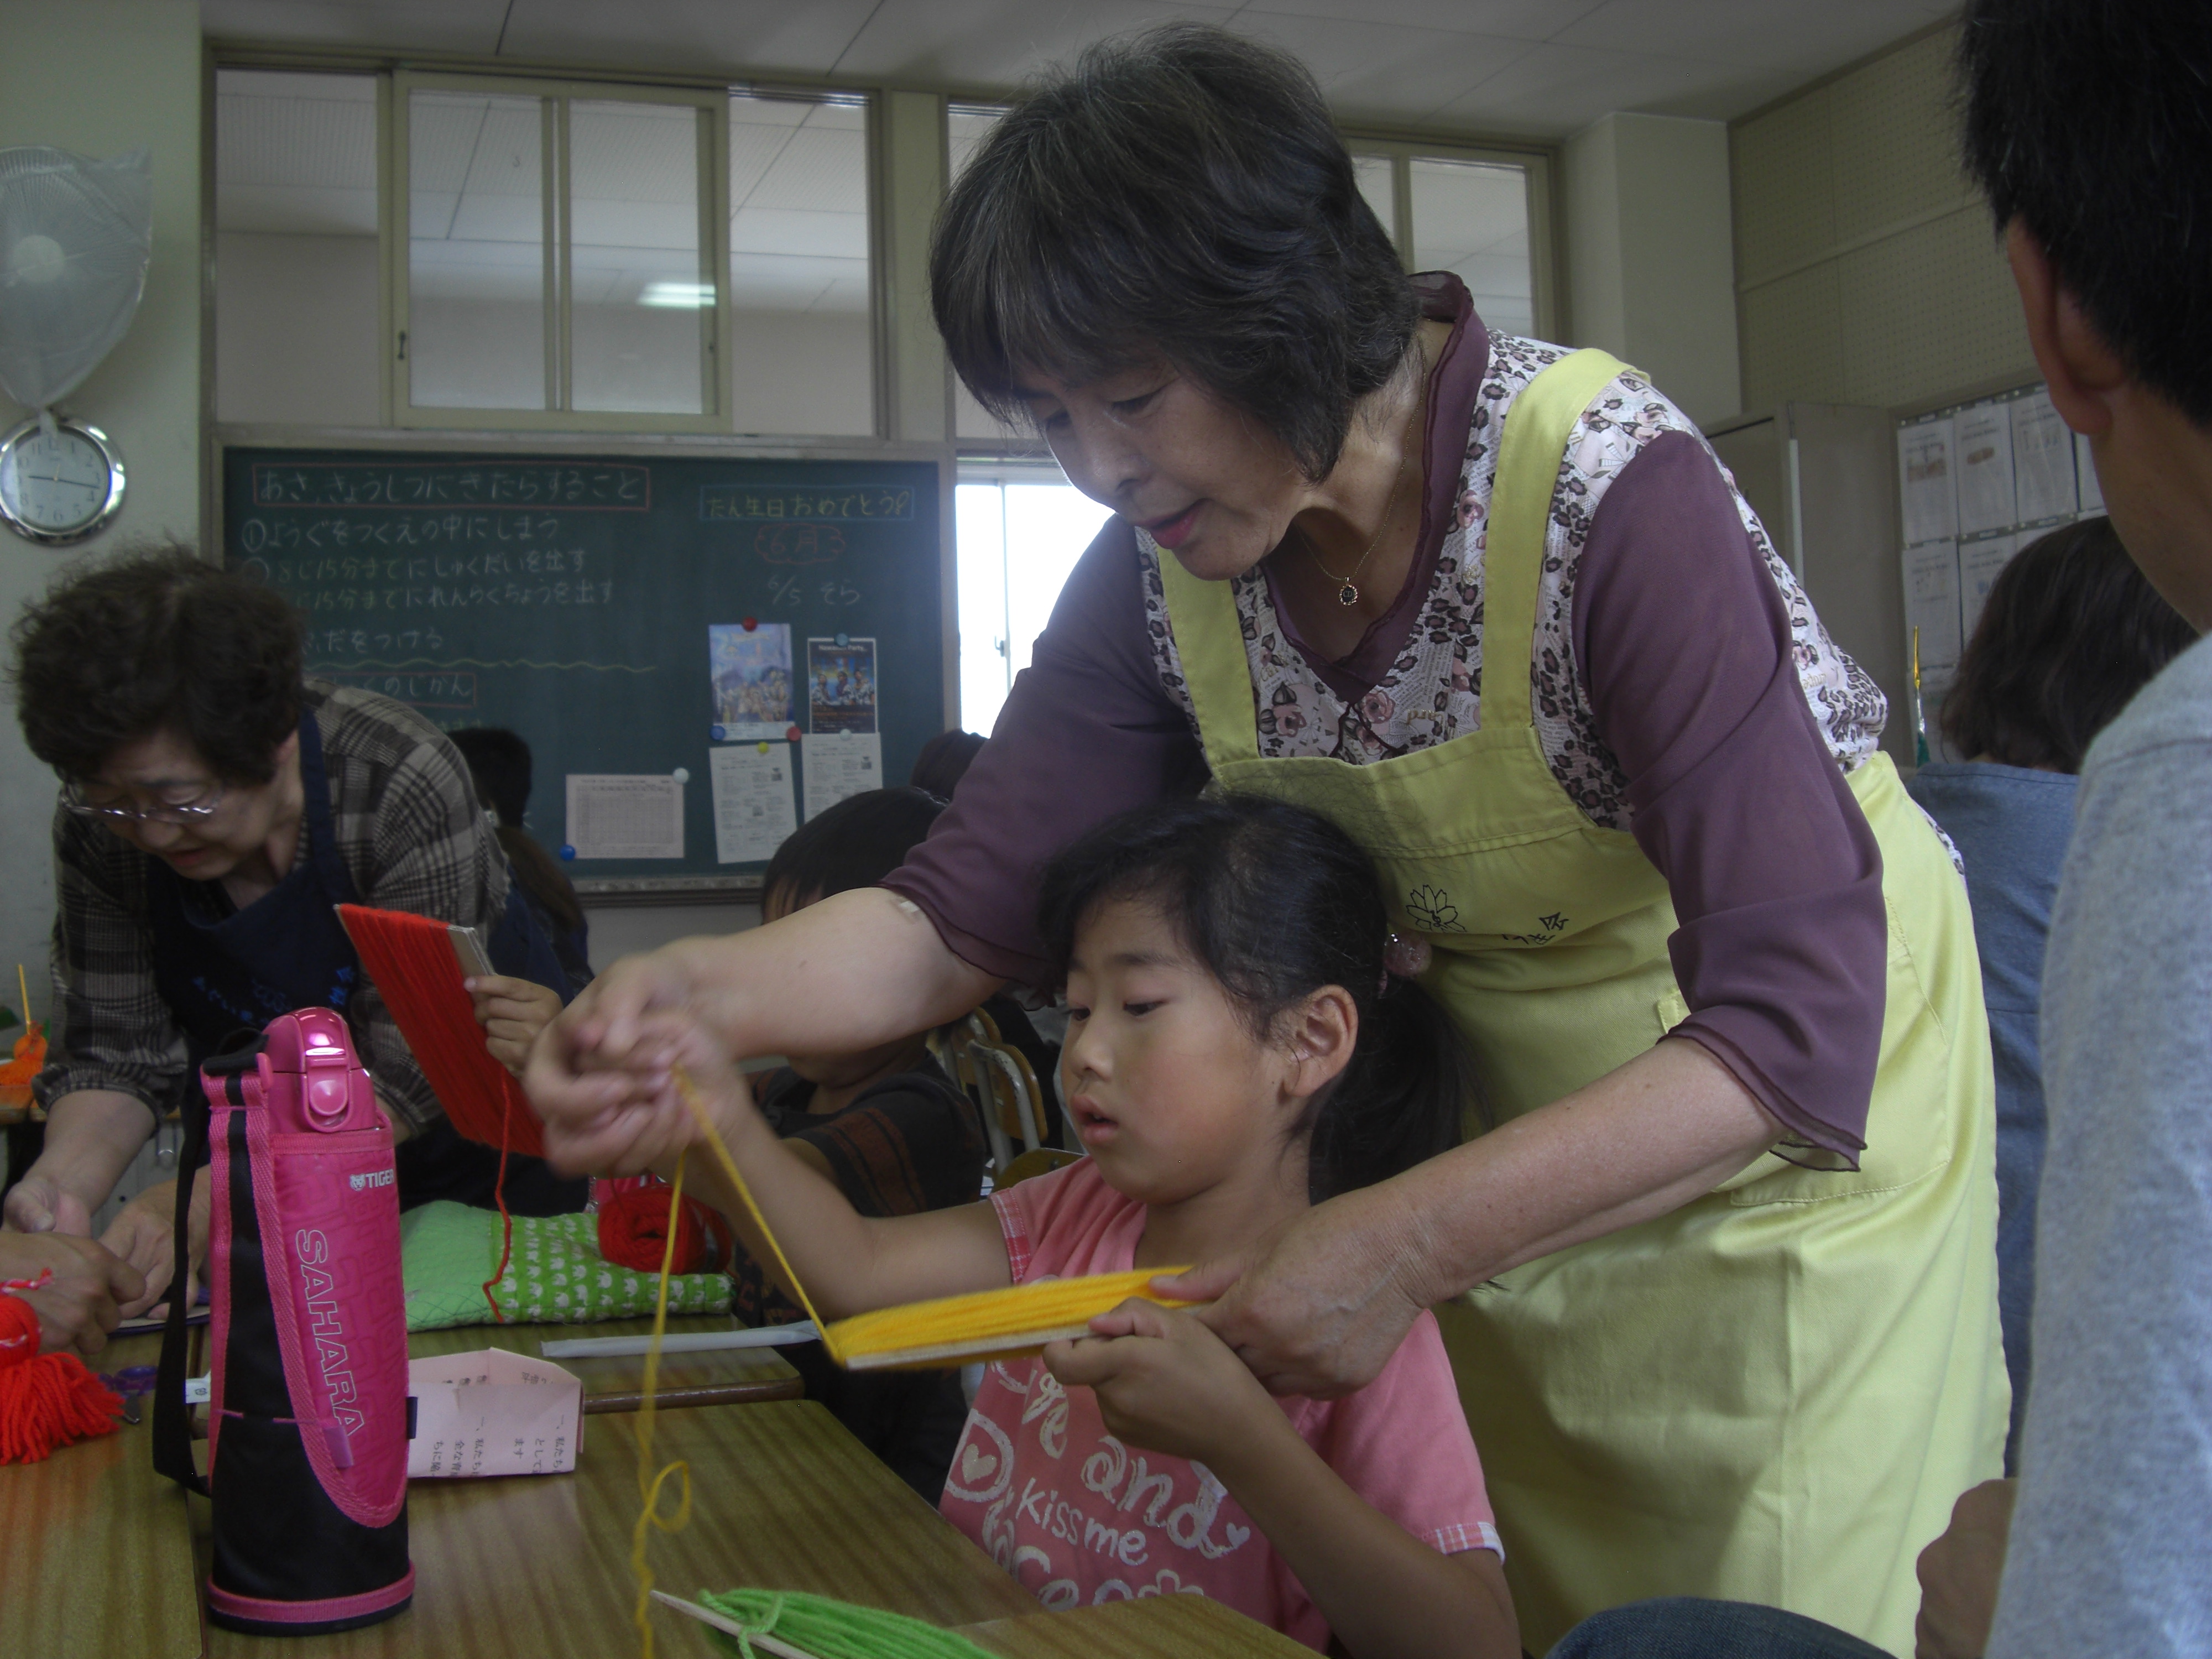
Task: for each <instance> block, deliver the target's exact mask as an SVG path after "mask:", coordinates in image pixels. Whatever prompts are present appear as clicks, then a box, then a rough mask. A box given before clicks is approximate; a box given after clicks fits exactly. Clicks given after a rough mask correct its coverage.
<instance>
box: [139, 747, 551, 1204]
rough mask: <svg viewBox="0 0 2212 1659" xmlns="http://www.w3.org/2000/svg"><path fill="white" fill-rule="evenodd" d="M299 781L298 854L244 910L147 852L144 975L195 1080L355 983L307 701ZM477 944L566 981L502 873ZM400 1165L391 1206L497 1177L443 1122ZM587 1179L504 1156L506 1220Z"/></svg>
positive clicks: (476, 1196)
mask: <svg viewBox="0 0 2212 1659" xmlns="http://www.w3.org/2000/svg"><path fill="white" fill-rule="evenodd" d="M300 783H301V789H302V791H303V792H304V793H305V795H306V797H307V799H306V807H307V857H305V858H303V859H295V860H294V861H293V865H292V867H291V868H290V869H289V871H287V872H285V873H284V877H283V880H281V881H279V882H278V883H277V884H276V886H275V887H273V888H272V889H270V890H269V891H268V892H266V893H264V894H263V895H262V896H260V897H259V898H258V899H256V900H254V901H253V902H252V903H251V904H249V905H247V906H246V908H244V909H242V910H240V909H234V908H231V906H230V903H229V900H228V896H226V895H225V894H224V893H223V890H222V886H221V884H219V883H216V882H207V881H187V880H185V878H183V877H182V876H179V874H177V872H175V871H173V870H172V869H171V868H170V867H169V866H167V864H165V863H163V862H162V861H161V860H160V859H158V858H155V857H153V856H152V855H151V854H149V855H147V859H146V908H147V921H148V923H149V927H151V929H152V932H153V943H154V984H155V989H156V990H158V991H159V992H160V993H161V1000H162V1001H163V1002H164V1003H166V1004H167V1005H168V1008H169V1012H170V1014H171V1016H172V1017H173V1018H174V1019H175V1020H176V1022H177V1024H178V1027H179V1030H182V1031H183V1032H184V1034H185V1051H186V1054H187V1056H188V1058H189V1060H190V1061H191V1071H192V1073H193V1074H195V1075H197V1073H198V1070H199V1067H200V1066H201V1064H202V1062H204V1060H207V1059H208V1058H209V1057H210V1056H211V1055H213V1054H216V1053H217V1052H218V1051H219V1050H220V1049H221V1048H222V1047H223V1045H224V1043H225V1042H227V1041H228V1039H229V1038H231V1037H232V1036H235V1035H236V1034H237V1033H238V1032H239V1030H240V1029H241V1028H246V1029H251V1030H255V1031H258V1030H260V1029H261V1028H262V1027H263V1026H264V1025H266V1024H268V1023H269V1022H270V1020H272V1019H274V1018H276V1016H277V1015H279V1014H288V1013H289V1012H292V1010H294V1009H295V1008H335V1009H337V1011H338V1012H340V1013H343V1012H345V1009H346V1004H347V1002H348V1001H349V1000H350V998H351V997H352V996H353V994H354V993H355V992H356V990H357V989H358V988H359V987H360V986H361V984H362V972H361V958H360V957H358V956H357V955H356V954H355V952H354V948H353V941H352V940H350V939H348V938H347V937H346V934H345V929H344V927H342V926H341V925H340V924H339V921H338V915H337V908H336V907H337V906H338V905H341V904H358V903H359V902H361V900H360V897H359V895H358V893H357V892H356V889H355V887H354V884H353V878H352V876H351V875H350V874H349V873H348V872H347V870H346V867H345V861H344V860H342V859H341V858H339V856H338V849H337V831H336V829H334V828H333V826H332V824H331V787H330V781H329V778H328V776H327V775H326V774H325V771H324V769H323V737H322V731H321V729H320V727H319V726H318V724H317V722H316V720H315V716H314V713H313V710H309V711H308V712H307V714H304V715H302V716H301V720H300ZM485 953H486V954H487V955H488V956H489V957H490V958H491V963H492V966H493V967H494V968H495V969H498V970H499V971H500V972H501V973H502V974H506V975H511V976H512V977H514V978H517V979H527V980H531V981H535V982H536V983H538V984H540V985H544V986H547V987H552V988H554V989H559V988H560V987H562V986H564V985H565V984H566V983H567V982H568V981H567V980H566V978H565V977H564V976H563V975H562V972H561V964H560V963H559V961H558V959H557V958H556V957H555V956H554V954H553V947H552V945H550V943H549V942H548V941H547V939H546V938H545V935H544V932H543V931H542V930H541V929H540V928H539V927H538V925H537V923H536V922H535V921H533V920H532V917H531V915H530V908H529V906H528V905H527V904H526V903H525V902H523V899H522V894H521V890H520V888H519V887H517V886H516V885H515V884H513V882H512V881H510V882H509V883H508V884H507V912H506V914H505V915H502V916H501V918H500V922H499V926H498V927H495V928H494V929H493V930H492V935H491V937H490V939H488V940H487V941H485ZM563 1000H566V999H565V998H564V999H563ZM498 1178H499V1153H498V1152H497V1151H496V1150H495V1149H494V1148H492V1147H489V1146H478V1145H477V1144H476V1143H475V1142H474V1141H471V1140H464V1139H462V1138H461V1137H460V1136H459V1135H458V1134H456V1133H454V1132H453V1126H452V1125H451V1124H449V1123H447V1121H446V1120H445V1119H444V1118H442V1117H441V1118H439V1119H438V1120H437V1121H436V1122H435V1123H433V1124H431V1125H430V1126H429V1127H427V1128H425V1129H423V1130H422V1131H420V1132H419V1133H416V1134H414V1135H412V1136H410V1138H409V1139H406V1140H404V1141H403V1142H401V1143H400V1146H399V1151H398V1184H399V1204H400V1207H401V1208H403V1209H410V1208H412V1207H413V1206H416V1205H418V1204H427V1203H428V1202H429V1201H430V1200H432V1199H436V1198H448V1199H453V1200H458V1201H459V1202H461V1203H464V1204H478V1205H489V1204H490V1203H491V1202H492V1194H493V1188H495V1185H496V1184H497V1182H498ZM589 1186H590V1183H589V1182H586V1181H582V1180H578V1181H563V1180H562V1179H561V1178H560V1177H559V1176H556V1175H555V1174H554V1173H553V1171H552V1170H551V1169H550V1168H549V1167H548V1166H547V1165H546V1164H545V1163H544V1161H543V1160H542V1159H539V1158H524V1157H522V1156H520V1155H519V1154H518V1155H515V1156H513V1157H510V1158H508V1160H507V1208H508V1209H510V1210H512V1211H513V1212H514V1213H515V1214H517V1215H562V1214H566V1213H568V1212H570V1211H573V1210H580V1209H582V1208H583V1207H584V1200H585V1197H586V1193H587V1191H588V1189H589Z"/></svg>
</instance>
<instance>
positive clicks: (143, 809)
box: [62, 783, 222, 823]
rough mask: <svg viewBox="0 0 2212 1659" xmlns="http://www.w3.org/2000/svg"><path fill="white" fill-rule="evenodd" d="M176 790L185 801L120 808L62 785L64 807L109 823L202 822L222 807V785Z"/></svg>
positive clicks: (194, 785) (195, 785)
mask: <svg viewBox="0 0 2212 1659" xmlns="http://www.w3.org/2000/svg"><path fill="white" fill-rule="evenodd" d="M172 787H173V789H174V790H175V792H176V796H177V797H181V799H178V798H171V799H164V800H162V801H161V802H160V803H159V804H158V805H153V806H137V805H131V806H119V805H110V804H108V803H106V802H105V801H100V802H94V801H89V800H87V799H85V798H84V791H83V790H82V789H81V788H79V787H77V786H76V784H74V783H70V784H64V785H63V786H62V805H64V806H65V807H67V808H68V809H69V810H70V811H72V812H74V813H76V815H77V816H78V817H81V818H98V819H100V820H101V821H103V822H105V823H203V822H204V821H205V820H206V819H207V817H209V816H210V814H211V813H213V812H214V811H215V810H216V808H217V807H218V806H220V805H222V784H220V783H187V784H178V785H173V786H172Z"/></svg>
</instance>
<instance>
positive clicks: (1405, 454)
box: [1306, 342, 1429, 611]
mask: <svg viewBox="0 0 2212 1659" xmlns="http://www.w3.org/2000/svg"><path fill="white" fill-rule="evenodd" d="M1416 346H1417V349H1418V342H1417V343H1416ZM1428 380H1429V354H1428V353H1427V351H1425V350H1422V352H1421V376H1420V379H1419V381H1418V382H1416V387H1417V389H1416V391H1415V392H1414V395H1413V418H1412V419H1411V420H1408V421H1407V422H1406V435H1407V441H1406V442H1405V443H1404V444H1401V446H1400V447H1399V450H1398V471H1396V472H1395V474H1393V475H1392V477H1391V479H1390V498H1389V500H1388V501H1384V502H1383V522H1382V523H1381V524H1378V525H1376V526H1375V534H1374V536H1373V537H1372V538H1370V540H1369V541H1368V544H1367V550H1366V551H1365V552H1364V553H1362V554H1361V555H1360V556H1359V562H1358V564H1355V565H1353V566H1352V570H1351V572H1350V574H1347V575H1342V576H1340V575H1338V574H1336V573H1335V572H1334V570H1331V569H1330V568H1328V566H1327V565H1325V564H1323V563H1322V562H1321V550H1319V549H1318V548H1316V547H1315V545H1314V544H1313V542H1312V540H1311V539H1310V538H1306V556H1307V557H1308V558H1310V559H1311V560H1312V561H1313V562H1314V568H1315V569H1316V570H1318V571H1320V572H1321V574H1322V575H1324V576H1326V577H1328V579H1329V580H1331V581H1333V582H1334V583H1335V584H1336V585H1337V586H1336V602H1337V603H1338V604H1339V605H1342V606H1343V607H1344V608H1345V609H1346V610H1347V611H1349V610H1351V609H1352V606H1353V605H1358V603H1359V586H1358V583H1357V582H1356V581H1354V580H1353V578H1354V577H1356V576H1358V574H1359V573H1360V572H1361V571H1363V570H1364V569H1366V568H1367V562H1368V560H1370V559H1371V558H1373V557H1374V556H1375V550H1376V548H1378V547H1380V546H1381V545H1382V544H1383V532H1384V531H1386V530H1388V529H1389V527H1390V514H1391V513H1392V511H1393V510H1394V509H1395V507H1397V505H1398V490H1399V489H1400V487H1401V485H1403V484H1404V483H1405V482H1406V462H1407V459H1410V458H1411V456H1412V454H1413V448H1412V441H1413V427H1414V424H1415V423H1416V422H1419V420H1420V418H1421V405H1422V404H1423V403H1424V402H1425V401H1426V399H1425V397H1424V395H1423V393H1424V392H1425V389H1426V387H1427V386H1428Z"/></svg>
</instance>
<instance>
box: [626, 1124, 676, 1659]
mask: <svg viewBox="0 0 2212 1659" xmlns="http://www.w3.org/2000/svg"><path fill="white" fill-rule="evenodd" d="M683 1208H684V1158H683V1156H682V1154H680V1153H679V1154H678V1156H677V1159H676V1179H675V1180H674V1181H672V1182H670V1183H669V1188H668V1238H667V1242H666V1243H664V1244H663V1245H662V1246H661V1250H660V1289H659V1294H658V1295H657V1296H656V1297H654V1298H653V1340H652V1341H651V1342H650V1343H648V1344H647V1346H646V1350H645V1389H644V1398H643V1399H642V1400H641V1401H640V1402H639V1404H638V1408H637V1495H638V1498H639V1501H640V1503H641V1505H642V1507H641V1509H640V1510H638V1516H637V1525H636V1526H635V1527H634V1528H631V1530H630V1535H629V1570H630V1573H631V1575H632V1576H633V1577H635V1578H636V1580H637V1607H636V1608H635V1611H634V1612H633V1613H631V1615H630V1617H631V1620H632V1621H633V1622H634V1623H635V1625H636V1626H637V1650H638V1659H653V1626H652V1624H651V1622H650V1621H649V1620H647V1617H646V1610H647V1608H648V1607H651V1606H652V1600H651V1597H652V1592H653V1569H652V1568H651V1567H649V1566H647V1565H646V1563H645V1539H646V1533H647V1529H648V1528H653V1529H658V1530H659V1531H661V1532H668V1533H672V1532H681V1531H683V1530H684V1528H685V1527H687V1526H689V1525H690V1524H691V1466H690V1464H688V1463H685V1462H681V1461H680V1460H679V1461H678V1462H673V1463H670V1464H667V1465H666V1466H665V1467H664V1468H662V1469H661V1470H660V1472H659V1474H647V1471H648V1470H650V1469H651V1468H653V1390H654V1389H655V1388H657V1387H658V1386H659V1381H660V1340H661V1338H662V1337H663V1336H664V1335H665V1334H666V1332H667V1329H668V1275H669V1270H670V1268H671V1267H672V1266H673V1265H674V1263H675V1260H676V1231H677V1223H678V1221H680V1220H681V1219H682V1218H683ZM671 1474H676V1475H681V1476H682V1477H683V1480H684V1496H683V1498H681V1499H679V1500H678V1503H677V1505H676V1513H675V1514H674V1515H673V1516H663V1515H662V1514H661V1513H660V1489H661V1487H662V1486H665V1485H666V1484H667V1480H668V1477H669V1476H670V1475H671Z"/></svg>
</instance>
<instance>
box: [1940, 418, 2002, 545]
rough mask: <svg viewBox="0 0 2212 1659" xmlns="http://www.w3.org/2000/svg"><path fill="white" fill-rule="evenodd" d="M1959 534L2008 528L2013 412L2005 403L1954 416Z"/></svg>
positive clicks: (1974, 533)
mask: <svg viewBox="0 0 2212 1659" xmlns="http://www.w3.org/2000/svg"><path fill="white" fill-rule="evenodd" d="M1955 426H1956V428H1957V434H1958V436H1957V439H1956V441H1955V442H1954V450H1955V453H1956V454H1957V456H1958V465H1956V466H1955V467H1954V469H1953V471H1954V472H1955V473H1956V475H1957V477H1958V480H1959V533H1960V535H1961V536H1972V535H1977V534H1978V533H1979V532H1982V531H1984V530H2009V529H2011V528H2012V526H2013V524H2014V523H2015V520H2014V519H2013V516H2012V507H2013V501H2012V411H2011V410H2009V409H2008V408H2007V407H2006V406H2005V405H2004V404H1977V405H1976V406H1975V407H1974V408H1972V409H1962V410H1960V411H1959V413H1958V415H1957V416H1956V417H1955Z"/></svg>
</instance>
